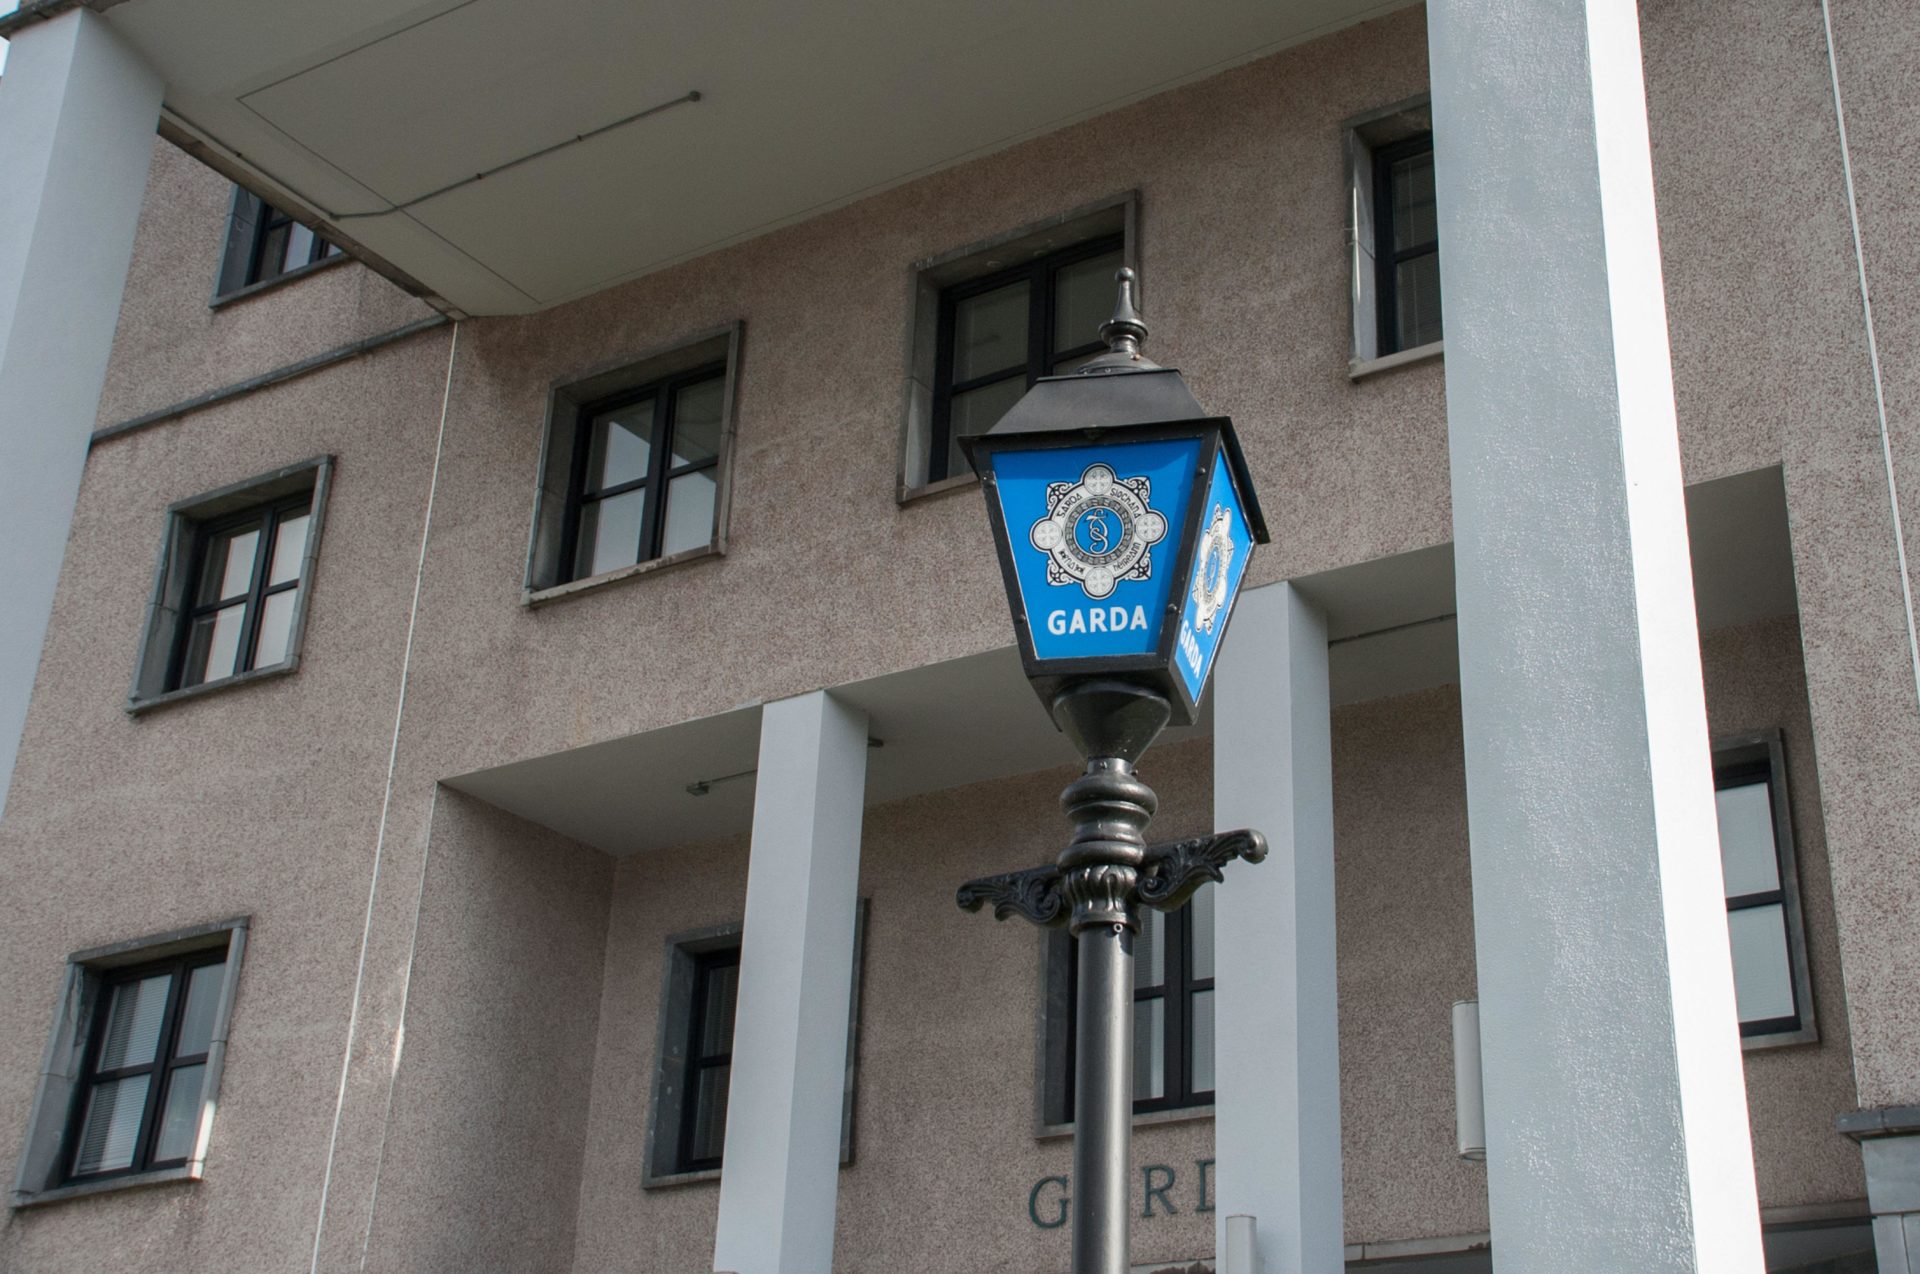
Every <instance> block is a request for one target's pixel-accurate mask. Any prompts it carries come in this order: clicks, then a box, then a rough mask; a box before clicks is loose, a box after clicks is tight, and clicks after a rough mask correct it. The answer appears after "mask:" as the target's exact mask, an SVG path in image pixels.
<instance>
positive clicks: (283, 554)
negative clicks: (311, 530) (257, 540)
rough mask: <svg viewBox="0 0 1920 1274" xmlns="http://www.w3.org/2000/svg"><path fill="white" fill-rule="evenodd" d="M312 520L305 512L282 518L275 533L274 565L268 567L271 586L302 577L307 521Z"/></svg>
mask: <svg viewBox="0 0 1920 1274" xmlns="http://www.w3.org/2000/svg"><path fill="white" fill-rule="evenodd" d="M311 520H312V519H311V518H309V517H308V515H307V514H305V513H296V514H294V515H293V516H292V517H287V518H282V519H280V527H279V529H278V530H276V531H275V532H274V533H273V565H272V566H271V567H269V568H268V569H267V584H268V585H269V586H272V585H274V584H284V583H286V582H287V581H288V580H290V579H299V578H300V559H301V558H302V557H304V556H305V555H306V552H307V523H308V522H310V521H311Z"/></svg>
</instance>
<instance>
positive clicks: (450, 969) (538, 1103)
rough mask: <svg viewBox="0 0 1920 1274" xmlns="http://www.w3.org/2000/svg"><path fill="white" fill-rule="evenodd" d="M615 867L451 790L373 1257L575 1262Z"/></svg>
mask: <svg viewBox="0 0 1920 1274" xmlns="http://www.w3.org/2000/svg"><path fill="white" fill-rule="evenodd" d="M612 880H613V863H612V861H611V860H610V859H608V858H607V857H606V856H605V855H604V854H602V853H600V852H599V851H598V850H593V849H588V848H586V847H585V846H582V845H578V844H575V843H573V842H571V841H568V840H566V839H564V838H562V837H560V836H556V835H555V834H554V833H552V832H550V831H547V830H546V829H545V828H542V827H537V826H535V825H533V824H531V823H526V822H522V821H521V820H519V819H516V818H514V817H513V816H511V815H508V814H503V813H501V812H500V811H498V810H496V809H493V808H492V807H490V806H488V805H485V804H483V803H481V802H479V801H475V800H473V799H472V798H470V797H463V796H461V795H460V794H459V793H457V792H453V791H445V790H443V791H442V792H441V793H440V795H439V798H438V801H437V804H436V807H435V815H434V819H433V828H432V839H431V842H430V844H429V850H428V860H427V870H426V882H425V886H424V889H423V891H422V897H421V906H420V917H419V928H418V938H417V942H416V944H415V948H414V961H413V974H412V977H411V979H410V984H409V986H408V988H407V1000H406V1017H405V1033H404V1036H403V1048H402V1049H401V1050H400V1051H399V1052H398V1053H397V1054H396V1056H395V1058H394V1071H395V1074H396V1076H397V1080H396V1082H395V1084H394V1088H393V1108H392V1113H391V1116H390V1119H389V1122H388V1125H387V1128H386V1136H385V1144H384V1147H383V1150H382V1155H381V1164H380V1172H379V1178H378V1186H379V1190H378V1194H377V1196H376V1202H375V1206H374V1213H373V1228H372V1233H371V1236H370V1241H369V1243H368V1249H367V1250H368V1260H367V1262H366V1266H365V1268H366V1269H368V1270H377V1271H412V1270H480V1269H499V1270H515V1271H525V1272H526V1274H537V1272H540V1271H552V1272H554V1274H561V1272H564V1271H567V1270H570V1269H572V1268H573V1262H572V1253H573V1220H574V1210H575V1207H576V1205H577V1202H578V1199H579V1196H580V1172H581V1165H582V1162H583V1159H582V1154H583V1150H584V1147H585V1142H586V1133H587V1098H588V1092H589V1089H590V1087H591V1081H592V1076H593V1067H594V1061H595V1052H594V1039H595V1036H596V1034H597V1030H598V1024H599V1018H600V988H599V985H598V982H597V980H596V979H595V978H593V977H592V976H590V974H589V973H588V971H590V970H595V969H597V968H599V967H600V966H601V965H602V963H603V960H604V952H605V946H606V939H607V932H608V928H607V915H608V904H609V899H610V897H611V895H612Z"/></svg>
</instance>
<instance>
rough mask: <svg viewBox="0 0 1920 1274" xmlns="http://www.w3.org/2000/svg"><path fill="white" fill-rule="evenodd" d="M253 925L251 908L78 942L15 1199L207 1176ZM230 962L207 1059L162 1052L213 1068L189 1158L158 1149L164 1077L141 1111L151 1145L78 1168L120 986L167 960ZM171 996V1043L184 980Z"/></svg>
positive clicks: (170, 963)
mask: <svg viewBox="0 0 1920 1274" xmlns="http://www.w3.org/2000/svg"><path fill="white" fill-rule="evenodd" d="M250 924H251V920H250V918H249V917H246V916H238V917H234V918H232V919H228V920H221V921H216V922H214V923H211V924H203V925H195V926H192V927H190V928H185V929H176V930H173V931H171V932H168V933H161V934H155V935H153V936H151V937H146V938H137V939H134V940H132V941H128V942H118V943H113V944H111V945H108V946H104V947H95V948H92V949H89V950H85V951H76V952H74V953H73V954H72V955H70V956H68V957H67V966H66V973H65V977H64V981H63V985H62V988H61V993H60V998H59V1003H58V1008H57V1009H56V1011H55V1013H54V1016H53V1024H52V1027H51V1028H50V1030H49V1031H48V1035H47V1046H46V1051H45V1053H44V1055H43V1059H42V1063H41V1068H40V1084H39V1087H38V1089H37V1090H36V1091H35V1093H34V1098H33V1106H32V1110H31V1113H30V1114H29V1116H28V1131H27V1137H26V1142H25V1144H24V1146H23V1147H22V1149H21V1155H20V1167H19V1171H18V1173H17V1174H16V1176H15V1178H14V1186H13V1193H12V1196H11V1200H10V1202H11V1205H12V1206H13V1207H15V1208H23V1207H31V1206H36V1205H39V1204H44V1203H54V1202H58V1201H60V1200H63V1199H71V1198H78V1197H81V1196H84V1195H90V1194H98V1193H103V1192H106V1191H112V1190H121V1189H128V1188H131V1187H135V1186H148V1185H157V1184H161V1183H165V1182H170V1181H198V1180H200V1179H201V1178H202V1176H203V1175H204V1173H205V1169H206V1155H207V1146H208V1142H209V1139H210V1137H211V1134H212V1126H213V1120H212V1118H211V1117H209V1114H208V1112H209V1110H216V1109H217V1108H218V1106H219V1098H220V1081H221V1077H222V1074H223V1072H224V1070H225V1065H226V1052H227V1040H228V1036H229V1034H230V1032H231V1028H232V1020H233V1012H234V1006H235V1003H236V1001H237V999H238V993H239V985H240V973H241V963H242V960H243V958H244V956H245V954H246V945H247V932H248V928H249V926H250ZM220 961H224V963H225V965H226V973H225V974H224V975H223V976H222V978H221V984H220V990H219V995H218V998H217V1000H216V1001H215V1005H214V1015H213V1022H212V1026H211V1030H210V1033H209V1039H208V1044H207V1051H206V1053H205V1054H204V1055H201V1056H200V1057H198V1058H194V1057H189V1058H173V1057H167V1056H164V1055H158V1050H156V1053H157V1055H158V1056H159V1060H158V1061H157V1062H156V1064H155V1067H154V1068H152V1069H153V1070H154V1071H155V1072H157V1073H160V1074H162V1075H163V1076H164V1075H165V1074H166V1073H168V1072H171V1071H173V1070H176V1069H178V1068H179V1067H180V1066H183V1065H204V1066H205V1067H206V1070H205V1071H204V1072H203V1073H202V1080H201V1089H200V1115H199V1118H198V1120H197V1124H198V1127H197V1130H196V1132H195V1136H194V1145H193V1149H192V1151H191V1152H190V1153H189V1154H188V1156H187V1157H186V1158H185V1159H179V1160H166V1161H162V1162H160V1163H158V1164H155V1163H154V1162H153V1161H152V1160H151V1155H150V1153H149V1151H150V1149H151V1147H152V1145H153V1143H154V1141H155V1139H156V1138H157V1136H158V1133H159V1120H158V1118H157V1114H158V1106H159V1101H160V1099H161V1098H163V1097H164V1095H165V1087H166V1085H165V1083H164V1080H163V1082H162V1083H160V1084H150V1085H149V1086H148V1092H147V1103H148V1105H147V1109H146V1111H145V1112H144V1113H143V1114H142V1117H141V1118H142V1129H141V1153H140V1155H138V1156H136V1159H135V1161H134V1166H133V1167H130V1168H126V1169H115V1170H113V1171H110V1172H99V1173H87V1174H85V1175H83V1176H78V1177H76V1176H74V1175H73V1173H72V1165H73V1158H74V1155H75V1153H76V1151H77V1149H78V1138H79V1132H80V1125H81V1122H82V1121H83V1120H84V1118H85V1105H86V1103H85V1098H86V1094H87V1090H88V1087H89V1085H90V1082H91V1080H92V1079H94V1078H96V1077H97V1076H96V1068H95V1065H94V1063H95V1060H96V1059H97V1057H98V1050H99V1044H100V1036H101V1034H102V1032H103V1030H104V1027H105V1018H106V1013H107V1010H108V1009H109V1008H110V1006H111V1003H112V1000H111V994H110V993H111V990H112V988H113V986H115V985H116V984H118V983H120V982H122V981H126V980H129V979H132V978H135V977H138V976H143V975H147V976H150V975H151V973H152V972H153V971H154V970H156V969H159V968H162V967H175V968H181V969H185V970H187V971H189V972H190V971H191V969H193V968H196V967H199V966H200V965H203V964H211V963H216V962H220ZM168 995H169V1002H168V1006H167V1012H168V1017H169V1020H168V1026H167V1029H166V1030H165V1031H163V1033H162V1034H163V1038H162V1040H161V1041H160V1046H161V1047H162V1048H165V1049H168V1050H169V1051H170V1050H171V1046H172V1038H173V1032H174V1031H176V1030H177V1029H178V1014H179V1012H180V1010H181V1009H182V1008H183V1007H184V1000H185V993H184V981H182V980H176V982H175V983H174V985H173V987H172V988H171V989H170V990H169V992H168ZM129 1073H131V1072H129Z"/></svg>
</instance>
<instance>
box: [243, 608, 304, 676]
mask: <svg viewBox="0 0 1920 1274" xmlns="http://www.w3.org/2000/svg"><path fill="white" fill-rule="evenodd" d="M299 595H300V590H299V589H297V588H290V589H288V590H287V591H286V592H284V593H275V594H274V595H273V596H271V597H269V598H267V600H266V602H265V603H264V604H263V605H262V606H261V608H260V639H259V641H258V642H256V643H255V645H254V655H253V666H254V667H255V668H271V667H272V666H273V665H275V664H277V663H279V662H280V661H281V660H282V659H285V658H286V657H287V643H288V642H289V641H290V640H291V639H292V637H293V603H294V599H295V598H297V597H298V596H299Z"/></svg>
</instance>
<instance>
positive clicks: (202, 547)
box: [165, 490, 316, 692]
mask: <svg viewBox="0 0 1920 1274" xmlns="http://www.w3.org/2000/svg"><path fill="white" fill-rule="evenodd" d="M314 504H315V492H313V491H311V490H308V491H303V492H300V493H298V494H295V495H289V496H283V497H281V498H279V499H277V500H272V501H268V502H264V503H261V504H257V505H254V506H252V507H250V508H246V509H242V510H239V511H237V512H234V513H230V514H226V515H224V516H221V517H216V518H209V519H207V520H205V521H203V522H199V523H196V524H195V526H194V529H193V547H192V562H193V566H192V570H191V572H190V574H189V576H188V578H187V587H186V594H185V598H184V602H183V605H182V607H181V612H180V621H179V624H178V625H177V627H176V629H175V632H174V635H173V650H172V653H171V655H170V656H169V658H168V663H167V668H168V672H167V680H166V686H165V689H166V690H167V691H169V692H171V691H176V690H190V689H195V688H197V687H200V686H210V685H213V684H214V683H216V682H220V681H226V680H228V679H230V678H233V677H238V676H241V675H243V674H245V673H249V672H254V671H256V670H257V669H258V667H260V665H259V664H258V656H259V638H260V615H261V612H262V611H263V610H264V609H265V608H266V603H267V598H269V597H273V596H277V595H278V594H281V593H290V592H297V591H298V590H299V589H300V588H301V587H302V586H304V585H305V584H306V582H307V569H306V567H307V561H308V558H309V556H310V552H309V551H310V549H311V546H312V543H313V536H314V532H315V529H316V528H315V525H314ZM302 515H304V516H306V517H307V519H308V522H307V544H306V546H305V547H304V548H303V550H302V554H301V569H300V571H299V573H298V574H296V575H295V576H294V577H293V578H292V579H291V580H285V581H282V582H281V583H279V584H274V583H271V582H269V581H270V577H271V574H272V571H273V557H274V553H275V552H276V551H277V550H278V548H279V544H280V528H281V526H282V525H283V524H284V523H285V522H286V521H287V520H288V519H289V518H293V517H298V516H302ZM256 523H257V524H258V525H259V527H260V540H259V542H258V543H257V544H256V546H255V548H254V562H253V575H252V577H251V579H250V580H249V582H248V585H247V592H246V593H245V595H244V597H242V598H241V599H240V604H242V605H244V606H245V607H246V612H245V614H244V616H243V617H242V620H241V626H240V643H239V658H238V660H237V662H236V663H235V665H234V667H233V668H232V669H230V670H228V671H226V672H223V673H221V674H220V675H219V676H217V677H202V678H201V679H200V680H198V681H195V682H191V683H190V682H188V681H187V679H186V677H187V655H188V652H189V650H190V649H191V648H192V644H193V626H194V624H195V623H197V622H198V621H199V620H200V619H201V618H203V617H204V616H207V615H211V614H213V613H215V612H216V611H221V610H225V609H228V608H229V607H231V606H233V605H235V604H236V603H235V598H232V597H221V598H215V599H214V600H213V601H211V602H207V603H200V602H197V601H196V600H195V599H196V598H198V596H199V594H200V585H201V583H202V582H203V581H204V580H205V579H206V572H207V568H208V559H207V555H208V552H209V551H210V550H211V549H212V547H213V545H214V543H215V542H216V540H217V539H218V538H219V537H220V536H222V535H225V534H227V533H228V532H231V531H234V530H238V529H239V528H241V527H245V526H248V525H251V524H256ZM295 605H296V606H297V605H298V602H297V600H296V602H295ZM293 649H294V639H293V635H292V634H289V638H288V649H287V652H286V653H285V654H283V655H282V656H281V657H280V658H279V659H276V660H275V661H274V662H273V663H271V664H267V665H265V666H266V667H269V668H271V667H274V666H276V665H278V664H280V663H283V662H286V660H287V659H288V657H289V656H290V655H291V654H292V652H293Z"/></svg>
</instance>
